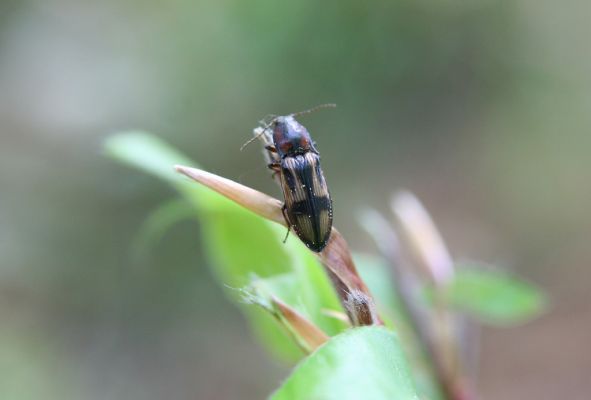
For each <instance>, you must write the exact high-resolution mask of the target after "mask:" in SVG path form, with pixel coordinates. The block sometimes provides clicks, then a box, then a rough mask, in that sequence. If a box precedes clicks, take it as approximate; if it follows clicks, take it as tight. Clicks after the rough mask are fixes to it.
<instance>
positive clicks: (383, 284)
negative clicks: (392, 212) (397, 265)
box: [353, 253, 443, 400]
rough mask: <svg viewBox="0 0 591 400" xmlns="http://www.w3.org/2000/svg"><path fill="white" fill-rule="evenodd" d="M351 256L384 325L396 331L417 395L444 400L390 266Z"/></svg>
mask: <svg viewBox="0 0 591 400" xmlns="http://www.w3.org/2000/svg"><path fill="white" fill-rule="evenodd" d="M353 256H354V259H355V265H356V266H357V270H358V271H359V274H360V275H361V277H362V278H363V281H364V282H365V283H366V284H367V286H368V287H369V290H370V292H371V293H372V294H373V296H374V298H375V299H376V303H377V306H378V310H379V313H380V316H382V317H383V318H384V322H385V324H386V326H388V327H391V328H392V329H393V330H395V331H396V333H397V334H398V337H399V338H400V342H401V343H402V347H403V349H404V353H405V355H406V359H407V360H408V361H409V364H410V366H411V368H410V371H411V375H412V376H413V379H414V382H415V387H416V390H417V393H418V394H419V395H420V398H421V399H429V400H439V399H443V395H442V394H441V390H440V388H439V385H438V383H437V380H436V379H435V375H434V373H433V370H432V365H431V363H430V360H429V357H428V356H427V354H426V353H425V351H424V348H423V346H422V345H421V343H420V342H419V341H418V336H417V333H416V332H415V331H414V329H413V326H412V324H411V323H410V320H409V316H408V314H407V311H406V310H405V308H404V307H403V305H402V303H401V301H400V297H399V295H398V293H397V290H396V287H395V285H394V277H393V274H392V271H390V269H391V268H392V267H391V266H389V265H388V264H387V262H386V261H385V260H383V259H382V258H379V257H375V256H370V255H367V254H360V253H355V254H353Z"/></svg>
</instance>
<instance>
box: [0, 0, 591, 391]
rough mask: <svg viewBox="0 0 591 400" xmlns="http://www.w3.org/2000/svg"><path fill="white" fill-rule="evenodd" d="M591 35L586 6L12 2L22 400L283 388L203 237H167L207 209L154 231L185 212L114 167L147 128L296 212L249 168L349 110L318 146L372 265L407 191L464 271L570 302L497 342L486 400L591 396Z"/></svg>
mask: <svg viewBox="0 0 591 400" xmlns="http://www.w3.org/2000/svg"><path fill="white" fill-rule="evenodd" d="M588 16H589V3H588V2H585V1H576V2H572V3H569V4H568V6H565V5H564V4H562V3H558V2H551V1H539V2H532V1H525V2H510V1H492V0H477V1H473V2H460V1H457V0H443V1H435V0H422V1H418V2H417V1H407V0H395V1H392V2H381V1H377V0H370V1H368V2H364V3H359V2H354V1H344V2H335V1H329V2H323V3H318V2H313V1H311V0H304V1H302V2H297V3H295V2H292V3H289V2H281V3H278V2H274V1H271V0H265V1H262V0H257V1H254V2H250V3H248V4H247V3H244V2H240V1H237V0H234V1H231V0H222V1H199V2H195V1H187V0H172V1H168V2H159V1H149V0H148V1H139V0H118V1H113V0H106V1H101V2H76V1H70V0H50V1H41V0H24V1H15V0H4V1H0V21H1V24H0V87H2V93H3V96H2V99H0V121H1V122H0V128H1V132H2V133H0V252H1V253H2V256H3V257H2V265H1V268H0V278H1V282H2V285H1V287H0V296H1V299H2V302H1V306H0V316H1V317H2V320H3V321H4V326H5V328H3V329H2V332H1V338H0V351H2V353H3V354H7V355H6V357H5V360H6V369H5V371H6V374H4V378H5V381H3V383H2V384H1V385H0V397H2V398H9V399H12V398H14V399H21V398H27V393H29V394H30V395H29V396H28V397H29V398H37V397H39V393H42V394H43V397H44V398H47V399H54V398H55V399H63V398H85V399H93V400H94V399H105V398H117V399H122V398H124V399H141V400H146V399H158V400H159V399H162V398H171V399H185V398H195V397H197V398H243V399H260V398H261V397H262V396H263V395H264V394H265V393H268V392H269V391H270V389H271V388H272V387H275V386H276V381H277V380H279V379H280V378H281V377H282V376H284V375H285V369H284V368H283V367H281V366H280V365H277V364H274V363H272V362H269V361H268V360H267V359H266V358H265V357H262V356H260V355H261V354H262V352H261V351H260V349H259V348H258V347H257V346H256V345H255V343H254V342H253V341H251V340H250V338H249V336H248V335H246V334H245V333H244V330H245V327H244V324H243V323H242V320H241V319H240V318H239V314H238V313H237V312H236V311H235V309H234V308H233V307H231V306H230V305H228V304H227V303H224V302H223V301H220V300H221V299H222V297H221V296H222V293H221V291H220V290H219V287H218V286H216V285H214V284H212V276H211V274H210V272H209V271H213V269H212V268H206V267H207V266H208V264H209V263H210V262H211V260H209V259H206V258H205V257H204V254H203V252H202V251H201V246H197V245H196V242H197V241H198V240H199V238H200V233H199V231H197V232H196V229H195V224H194V223H193V222H181V223H178V224H176V225H174V227H173V228H172V230H171V231H170V232H169V233H168V234H167V235H165V236H161V233H162V232H163V230H164V229H166V226H167V225H168V226H171V225H172V224H173V223H174V220H177V221H178V220H180V219H181V218H183V217H184V216H185V215H187V214H184V213H185V212H189V211H187V210H190V212H191V213H193V212H194V205H193V203H192V202H191V201H188V200H187V198H186V197H183V198H182V199H181V200H180V202H178V201H177V199H176V197H175V200H172V201H173V202H174V203H169V204H168V205H164V206H162V207H165V208H168V207H170V209H176V211H175V212H172V211H171V212H170V216H166V217H163V215H164V214H168V213H167V212H166V209H162V210H160V211H155V214H153V215H152V216H151V218H150V219H149V220H148V221H145V219H146V216H148V215H150V213H151V211H154V210H159V207H161V205H162V204H166V203H167V202H168V201H169V200H170V198H171V197H172V194H171V192H172V191H171V190H167V189H166V188H163V187H162V186H160V185H156V184H155V183H154V180H153V179H152V178H150V177H146V176H143V175H142V174H137V173H134V172H131V171H128V170H126V169H125V168H121V167H120V166H117V165H113V163H111V162H110V161H109V160H105V159H104V158H103V157H102V156H101V154H100V151H99V149H100V144H101V143H102V141H103V139H104V138H105V137H106V136H108V135H110V134H111V133H112V132H117V131H121V130H125V129H133V128H135V127H140V128H142V129H146V130H149V131H153V132H159V133H160V134H161V135H162V136H163V137H164V138H165V139H166V140H167V141H168V142H171V143H173V144H174V145H175V147H178V148H180V149H183V152H185V153H187V154H188V155H189V156H190V157H191V159H197V160H200V162H201V163H202V165H205V166H207V168H208V169H209V170H211V171H215V172H217V173H221V174H224V175H226V176H231V177H236V179H238V180H239V181H242V182H245V183H247V184H249V185H250V186H253V187H257V188H261V190H263V191H265V192H269V193H273V191H275V193H277V194H278V193H279V191H278V190H277V188H276V187H275V185H274V184H273V182H271V180H270V179H268V174H266V173H265V172H266V171H265V168H264V165H263V164H262V163H261V162H260V157H259V156H258V154H257V151H258V150H257V149H256V146H251V148H249V149H247V151H244V152H242V153H241V152H239V151H238V149H239V147H240V145H241V144H242V143H243V142H244V141H245V140H246V139H247V138H248V137H249V135H250V129H251V127H252V126H253V125H254V124H255V123H256V121H257V120H258V119H259V118H261V117H262V116H264V115H266V114H268V113H286V112H292V111H295V110H299V109H303V108H306V107H309V106H312V105H315V104H318V103H322V102H328V101H330V102H335V103H337V104H338V105H339V108H338V109H337V110H335V111H326V112H322V113H318V114H314V115H310V116H308V117H306V121H305V125H306V126H307V127H308V128H309V129H310V131H311V132H312V135H313V136H314V138H315V140H317V142H318V148H319V149H320V151H321V153H322V157H323V158H322V162H323V167H324V169H325V173H326V176H327V180H328V182H329V184H330V188H331V193H332V194H333V197H334V199H335V221H336V224H337V225H338V227H339V229H340V230H341V231H342V232H343V233H345V234H346V236H347V238H348V239H349V240H350V241H352V242H354V243H355V244H356V248H358V249H364V250H367V248H369V246H370V242H369V240H366V239H364V236H363V235H361V234H360V230H359V229H358V227H357V226H356V223H355V222H354V219H353V218H350V215H352V214H354V213H355V210H357V209H359V205H360V204H363V205H379V204H381V205H384V199H385V198H387V196H389V195H390V193H391V191H392V190H393V189H396V188H399V187H407V188H409V189H410V190H413V191H415V192H416V193H418V194H419V196H420V197H421V198H422V199H424V200H425V202H426V204H427V205H428V206H429V209H430V210H432V211H433V214H434V216H435V217H436V219H437V220H438V221H439V222H440V223H441V228H442V231H443V232H445V234H446V238H447V239H448V240H449V243H450V247H451V248H453V249H456V253H457V254H454V255H457V256H459V257H462V256H463V255H465V254H470V255H471V256H474V257H476V258H478V259H486V260H494V262H495V263H499V264H502V265H515V266H518V267H517V272H518V273H519V275H525V276H528V277H530V278H534V279H535V281H536V282H540V283H542V284H543V285H544V286H545V287H548V288H549V290H550V291H551V292H552V294H553V296H552V298H553V299H554V298H556V302H554V304H553V308H552V312H551V313H550V315H549V316H546V317H545V318H544V319H543V320H542V321H541V322H539V323H536V324H533V325H528V326H525V327H520V328H519V330H518V333H519V334H517V333H516V334H513V333H511V334H505V333H494V332H488V331H487V333H486V335H485V337H484V338H483V343H484V344H485V346H484V348H483V357H485V358H487V359H488V360H489V361H490V363H489V364H488V368H486V369H482V370H480V371H479V373H480V375H481V378H482V383H483V385H482V388H483V390H484V392H485V393H484V395H485V397H487V398H504V399H520V400H521V399H524V398H540V397H555V398H560V397H564V396H565V393H566V394H569V395H572V396H575V395H576V393H588V392H589V391H590V390H589V386H588V382H589V380H588V379H586V371H588V369H589V368H588V365H587V364H585V360H588V359H590V357H585V356H584V355H588V353H585V349H586V348H587V347H585V346H584V340H585V338H582V339H581V340H580V342H581V344H579V341H578V338H580V337H581V335H582V333H585V332H587V331H588V330H589V326H591V319H590V318H589V313H588V306H587V305H588V304H589V290H588V282H589V278H590V275H589V274H590V272H589V271H591V269H589V268H588V260H589V258H590V254H589V246H588V244H587V242H588V239H587V238H588V237H589V233H590V227H591V214H590V213H589V212H588V204H589V198H591V186H590V185H589V184H588V176H587V174H586V173H585V171H588V170H589V154H588V153H589V148H591V135H589V134H588V132H589V130H590V127H591V118H590V115H591V114H589V112H588V108H589V107H588V106H589V104H590V101H591V96H590V93H591V79H590V76H591V75H590V74H589V73H588V71H589V69H590V68H591V56H590V54H591V53H590V52H589V51H588V49H587V43H586V41H585V40H581V38H585V37H587V36H588V34H589V32H588V31H589V24H588V19H589V18H588ZM175 162H179V161H178V160H175ZM168 173H170V174H171V175H173V172H172V171H168ZM370 177H371V179H370ZM173 179H174V178H173ZM175 185H176V184H175ZM359 187H363V190H359ZM352 189H354V190H352ZM175 203H176V204H177V205H178V206H177V205H175ZM183 203H185V204H187V205H188V207H189V209H185V211H183V207H184V206H183V205H182V204H183ZM384 207H385V205H384ZM172 214H175V216H172ZM167 218H170V220H168V221H166V219H167ZM141 226H143V227H145V229H143V230H142V234H141V235H139V236H136V234H137V232H138V228H139V227H141ZM271 229H274V228H270V230H271ZM277 236H278V237H279V236H280V235H279V233H277ZM159 237H160V238H161V240H158V238H159ZM136 239H137V240H136ZM288 246H289V245H288ZM130 248H132V249H133V253H134V254H133V256H134V257H133V259H130V254H129V252H130ZM150 250H151V251H150ZM148 251H149V253H148ZM215 279H217V280H218V281H219V279H220V277H219V276H216V278H215ZM367 279H368V280H369V278H367ZM380 283H382V282H380ZM374 290H376V289H374ZM226 292H233V291H231V290H229V291H226ZM212 304H216V306H215V307H213V306H212ZM269 323H273V321H269ZM556 337H560V338H561V339H560V340H561V342H562V343H564V345H565V346H568V345H570V346H573V347H572V348H571V350H572V351H571V352H570V353H571V354H573V356H571V357H566V356H564V355H565V354H566V352H567V350H568V349H566V350H565V349H564V348H563V347H562V346H560V347H559V346H554V344H555V343H556ZM524 344H527V345H524ZM534 344H537V345H539V346H543V347H544V348H545V349H546V351H544V352H540V351H539V350H538V347H537V345H536V346H534ZM575 348H576V349H575ZM499 349H503V351H499ZM573 349H574V350H573ZM32 351H33V352H34V354H35V357H33V355H32V354H33V353H32ZM294 356H295V353H294ZM230 358H231V359H232V360H235V361H232V362H228V359H230ZM548 358H552V360H553V363H552V364H551V365H548V363H547V362H546V361H547V359H548ZM501 359H502V361H501ZM525 366H527V367H525ZM541 366H544V368H542V367H541ZM194 371H199V374H195V373H194ZM545 373H547V374H548V375H544V374H545ZM11 377H14V378H11ZM558 377H560V379H558ZM64 382H66V383H64ZM25 386H26V389H24V388H25ZM65 386H68V387H70V386H76V388H72V391H74V392H76V393H74V394H71V393H70V392H69V391H68V389H67V388H65ZM78 388H79V389H80V393H78ZM66 392H68V393H66Z"/></svg>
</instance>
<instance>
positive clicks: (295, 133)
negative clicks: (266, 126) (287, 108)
mask: <svg viewBox="0 0 591 400" xmlns="http://www.w3.org/2000/svg"><path fill="white" fill-rule="evenodd" d="M271 127H272V131H273V142H274V143H275V147H276V148H277V152H278V153H279V155H280V156H281V157H282V158H283V157H285V156H292V155H297V154H304V153H307V152H309V151H313V152H315V153H317V151H316V149H315V148H314V144H313V143H312V139H311V138H310V134H309V133H308V130H307V129H306V128H305V127H304V126H303V125H302V124H300V123H299V122H298V121H296V120H295V118H294V117H293V116H292V115H287V116H284V117H277V118H275V119H274V120H273V122H272V124H271Z"/></svg>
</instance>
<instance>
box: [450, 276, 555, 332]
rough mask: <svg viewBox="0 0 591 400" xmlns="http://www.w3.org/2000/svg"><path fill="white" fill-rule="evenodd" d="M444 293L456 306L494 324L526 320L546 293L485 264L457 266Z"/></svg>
mask: <svg viewBox="0 0 591 400" xmlns="http://www.w3.org/2000/svg"><path fill="white" fill-rule="evenodd" d="M446 293H447V297H448V299H449V301H450V303H451V304H452V305H453V306H454V307H456V308H457V309H459V310H461V311H465V312H468V313H470V314H471V315H472V316H474V317H475V318H477V319H478V320H480V321H482V322H486V323H490V324H495V325H507V324H514V323H520V322H524V321H527V320H529V319H531V318H533V317H535V316H537V315H539V314H540V313H541V312H542V311H543V309H544V307H545V305H546V297H545V296H544V294H543V293H542V292H541V291H540V290H539V289H537V288H536V287H534V286H533V285H531V284H529V283H526V282H523V281H521V280H518V279H516V278H514V277H512V276H510V275H508V274H506V273H504V272H500V271H493V270H490V269H484V268H460V269H458V272H457V273H456V276H455V278H454V279H453V281H452V282H451V284H450V285H449V287H448V289H447V291H446Z"/></svg>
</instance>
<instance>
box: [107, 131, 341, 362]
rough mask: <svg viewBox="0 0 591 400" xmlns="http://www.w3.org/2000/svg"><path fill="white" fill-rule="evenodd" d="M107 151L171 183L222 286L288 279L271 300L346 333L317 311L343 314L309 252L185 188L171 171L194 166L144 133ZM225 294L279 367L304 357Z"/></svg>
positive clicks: (269, 321) (272, 227) (196, 187)
mask: <svg viewBox="0 0 591 400" xmlns="http://www.w3.org/2000/svg"><path fill="white" fill-rule="evenodd" d="M105 152H106V154H107V155H109V156H111V157H113V158H114V159H116V160H118V161H120V162H122V163H125V164H127V165H130V166H132V167H135V168H137V169H139V170H142V171H144V172H146V173H149V174H151V175H154V176H156V177H158V178H160V179H162V180H164V181H165V182H167V183H169V184H171V185H172V186H173V187H174V188H175V189H177V191H178V192H179V193H180V194H181V196H182V197H183V198H184V199H185V201H186V202H188V203H189V204H190V205H191V207H192V208H193V212H194V213H195V215H196V216H197V217H198V219H199V221H200V227H201V230H202V235H201V237H202V239H203V248H204V251H205V254H206V256H207V259H208V266H209V267H211V269H212V273H213V275H214V276H215V277H216V279H217V280H218V281H219V283H220V284H221V285H224V286H230V287H233V288H240V287H244V286H246V285H248V284H249V283H250V282H251V280H252V277H253V276H257V277H258V278H260V279H267V278H268V279H274V278H275V277H287V278H285V279H290V280H291V282H289V284H283V285H276V286H273V290H275V292H274V293H273V294H275V295H276V296H277V297H279V298H281V299H291V301H292V302H293V303H291V302H289V301H287V300H286V302H287V303H288V304H289V305H290V306H292V307H294V308H296V309H297V310H298V311H300V312H302V313H303V314H304V315H306V316H307V317H308V318H309V319H310V320H311V321H312V322H314V324H316V325H317V326H319V327H320V328H322V329H323V330H324V331H325V332H326V333H327V334H337V333H339V332H341V331H342V330H343V329H344V328H345V325H344V324H343V323H342V322H341V321H338V320H336V319H334V318H330V317H327V316H326V315H324V314H322V312H321V311H322V310H323V309H336V310H341V307H340V303H339V301H338V298H337V296H336V293H335V292H334V290H333V288H332V285H331V284H330V282H329V280H328V277H327V276H326V274H325V272H324V270H323V269H322V266H321V265H320V264H319V263H318V262H317V261H316V259H315V257H313V256H312V255H311V253H310V251H309V250H308V249H307V248H306V247H305V246H304V245H303V244H302V243H301V242H299V240H298V239H297V237H295V235H291V236H290V238H289V239H288V241H287V243H286V244H284V243H283V238H284V237H285V228H283V227H281V226H279V225H277V224H275V223H272V222H270V221H267V220H265V219H263V218H261V217H259V216H258V215H255V214H254V213H252V212H250V211H248V210H246V209H244V208H242V207H241V206H239V205H237V204H235V203H233V202H232V201H230V200H228V199H227V198H225V197H223V196H221V195H220V194H218V193H215V192H214V191H212V190H210V189H209V188H207V187H205V186H202V185H200V184H198V183H196V182H193V181H190V180H189V179H187V178H186V177H183V176H181V175H180V174H178V173H177V172H176V171H174V168H173V167H174V165H176V164H185V165H189V166H193V167H198V165H197V163H195V162H193V161H191V160H190V159H189V158H188V157H186V156H185V155H183V154H181V153H180V152H178V151H176V150H175V149H173V148H171V147H170V146H169V145H168V144H167V143H165V142H164V141H162V140H160V139H158V138H156V137H154V136H152V135H149V134H147V133H143V132H128V133H121V134H118V135H115V136H113V137H110V138H108V139H107V140H106V142H105ZM164 212H165V215H166V214H167V213H169V212H170V210H168V211H167V210H166V208H165V209H164ZM158 219H160V218H159V217H158V218H156V220H158ZM163 221H164V222H163V223H164V224H165V225H166V224H167V222H169V221H166V218H164V219H163ZM158 222H160V221H158ZM155 224H156V225H160V224H159V223H156V222H155ZM168 226H169V224H168ZM227 293H228V295H229V296H230V297H232V298H233V299H234V301H236V302H237V303H239V304H240V305H241V308H242V309H243V311H244V313H245V315H246V316H247V319H248V321H249V323H250V325H251V329H252V331H253V332H255V334H256V335H257V336H258V337H259V340H260V342H261V343H262V344H263V345H264V346H266V347H267V349H269V350H270V351H271V352H273V353H274V354H275V355H276V356H277V357H279V358H280V359H283V360H288V361H295V360H297V359H299V358H301V357H302V355H303V353H302V352H301V351H300V350H299V349H298V348H297V347H296V346H295V344H294V343H292V342H291V339H290V338H289V337H288V336H287V335H286V333H285V332H284V331H283V330H282V328H280V327H279V326H278V324H277V322H276V321H274V320H273V318H272V317H270V316H269V315H267V314H265V312H264V310H262V309H258V308H256V307H253V306H246V305H244V304H242V303H241V300H240V296H239V295H237V293H236V291H232V290H227Z"/></svg>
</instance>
